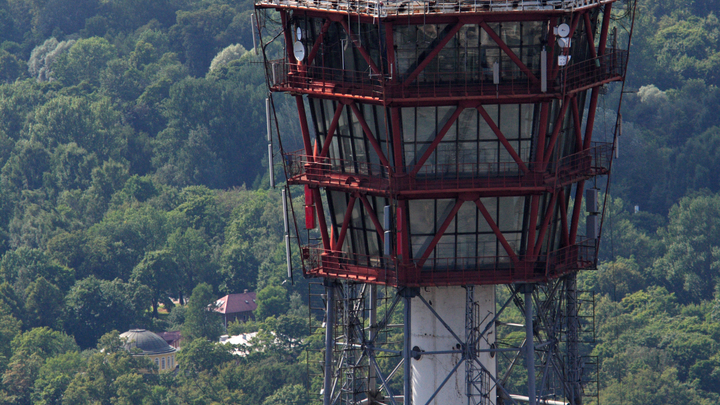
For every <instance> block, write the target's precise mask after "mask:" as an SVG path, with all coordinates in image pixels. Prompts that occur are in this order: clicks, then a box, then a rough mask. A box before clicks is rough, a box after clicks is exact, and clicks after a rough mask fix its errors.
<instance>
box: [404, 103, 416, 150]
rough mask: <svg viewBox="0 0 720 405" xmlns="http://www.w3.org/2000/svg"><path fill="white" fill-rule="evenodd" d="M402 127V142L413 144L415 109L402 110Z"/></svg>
mask: <svg viewBox="0 0 720 405" xmlns="http://www.w3.org/2000/svg"><path fill="white" fill-rule="evenodd" d="M401 116H402V127H403V141H405V142H414V141H415V108H414V107H410V108H402V109H401Z"/></svg>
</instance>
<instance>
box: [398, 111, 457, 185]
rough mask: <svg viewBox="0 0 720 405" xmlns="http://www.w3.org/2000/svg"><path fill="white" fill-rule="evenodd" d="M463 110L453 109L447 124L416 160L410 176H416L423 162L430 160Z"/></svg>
mask: <svg viewBox="0 0 720 405" xmlns="http://www.w3.org/2000/svg"><path fill="white" fill-rule="evenodd" d="M464 109H465V106H464V105H459V106H457V108H455V111H454V112H453V114H452V115H451V116H450V118H448V120H447V122H446V123H445V125H443V127H442V129H440V132H439V133H438V134H437V135H435V139H434V140H433V142H432V143H431V144H430V146H429V147H428V148H427V150H426V151H425V153H423V155H422V157H420V160H418V162H417V164H416V165H415V168H413V170H412V172H411V173H410V175H412V176H415V175H417V174H418V172H419V171H420V169H421V168H422V167H423V165H424V164H425V162H426V161H427V160H428V159H429V158H430V155H432V153H433V152H434V151H435V149H437V147H438V145H439V144H440V142H441V141H442V140H443V138H444V137H445V135H446V134H447V132H448V131H449V130H450V128H451V127H452V126H453V124H454V123H455V121H456V120H457V119H458V117H459V116H460V113H462V112H463V110H464Z"/></svg>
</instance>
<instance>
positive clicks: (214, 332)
mask: <svg viewBox="0 0 720 405" xmlns="http://www.w3.org/2000/svg"><path fill="white" fill-rule="evenodd" d="M216 301H217V298H216V297H215V294H214V293H213V290H212V287H210V286H209V285H208V284H205V283H200V284H198V285H197V287H195V288H194V289H193V291H192V295H191V296H190V303H189V304H188V305H187V311H186V312H185V323H184V324H183V328H182V333H183V337H184V338H186V339H189V340H194V339H199V338H204V339H208V340H211V341H216V340H217V339H218V337H220V334H221V332H222V320H221V319H220V314H219V313H217V312H215V305H216V304H215V303H216Z"/></svg>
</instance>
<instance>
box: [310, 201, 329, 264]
mask: <svg viewBox="0 0 720 405" xmlns="http://www.w3.org/2000/svg"><path fill="white" fill-rule="evenodd" d="M312 191H313V202H314V203H315V210H316V211H317V216H318V226H319V227H320V236H321V237H322V242H323V247H324V248H325V249H326V250H329V249H330V235H328V231H327V222H325V209H324V208H323V205H322V197H321V196H320V189H317V188H315V189H313V190H312Z"/></svg>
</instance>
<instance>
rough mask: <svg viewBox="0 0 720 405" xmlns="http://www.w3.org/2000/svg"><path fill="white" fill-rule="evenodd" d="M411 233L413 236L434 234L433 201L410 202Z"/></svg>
mask: <svg viewBox="0 0 720 405" xmlns="http://www.w3.org/2000/svg"><path fill="white" fill-rule="evenodd" d="M408 205H409V209H410V212H409V219H410V232H411V233H412V234H413V235H423V234H432V233H433V232H434V229H435V212H434V204H433V200H410V201H409V202H408Z"/></svg>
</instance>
